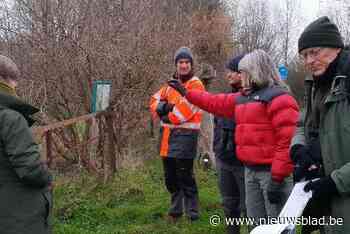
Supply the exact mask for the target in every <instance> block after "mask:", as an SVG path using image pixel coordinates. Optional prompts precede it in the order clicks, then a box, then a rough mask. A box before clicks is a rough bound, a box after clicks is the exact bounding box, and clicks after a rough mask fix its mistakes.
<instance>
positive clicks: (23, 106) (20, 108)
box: [0, 88, 39, 126]
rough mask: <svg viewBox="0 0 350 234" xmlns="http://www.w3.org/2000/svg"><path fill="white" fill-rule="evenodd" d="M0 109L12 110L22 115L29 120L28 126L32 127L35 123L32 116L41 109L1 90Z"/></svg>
mask: <svg viewBox="0 0 350 234" xmlns="http://www.w3.org/2000/svg"><path fill="white" fill-rule="evenodd" d="M0 109H11V110H14V111H17V112H19V113H21V114H22V115H23V116H24V118H25V119H26V120H27V122H28V125H29V126H31V125H32V124H33V123H34V122H35V121H34V120H33V119H32V118H31V115H33V114H35V113H37V112H38V111H39V109H37V108H36V107H34V106H32V105H29V104H27V103H25V102H23V101H22V100H20V99H19V98H18V97H17V96H14V95H11V94H10V93H9V92H6V91H4V90H3V89H1V88H0Z"/></svg>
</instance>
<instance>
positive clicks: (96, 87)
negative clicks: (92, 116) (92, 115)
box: [91, 80, 112, 112]
mask: <svg viewBox="0 0 350 234" xmlns="http://www.w3.org/2000/svg"><path fill="white" fill-rule="evenodd" d="M111 90H112V81H110V80H94V81H93V84H92V97H91V98H92V100H91V112H98V111H103V110H105V109H106V108H107V107H108V106H109V99H110V96H111Z"/></svg>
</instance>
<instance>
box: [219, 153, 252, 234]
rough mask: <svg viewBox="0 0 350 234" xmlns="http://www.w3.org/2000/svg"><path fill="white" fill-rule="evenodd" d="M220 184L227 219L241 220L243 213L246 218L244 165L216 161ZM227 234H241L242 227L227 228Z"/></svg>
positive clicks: (231, 226)
mask: <svg viewBox="0 0 350 234" xmlns="http://www.w3.org/2000/svg"><path fill="white" fill-rule="evenodd" d="M216 166H217V172H218V184H219V189H220V193H221V197H222V205H223V208H224V213H225V216H226V217H227V218H239V217H240V216H241V213H242V215H243V216H246V212H247V211H246V208H245V188H244V167H243V166H242V165H239V166H238V165H237V166H236V165H228V164H226V163H225V162H222V161H221V160H219V159H217V160H216ZM226 229H227V233H229V234H239V232H240V227H239V226H236V225H229V226H227V228H226Z"/></svg>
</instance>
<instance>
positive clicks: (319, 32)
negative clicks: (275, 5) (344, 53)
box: [298, 16, 344, 53]
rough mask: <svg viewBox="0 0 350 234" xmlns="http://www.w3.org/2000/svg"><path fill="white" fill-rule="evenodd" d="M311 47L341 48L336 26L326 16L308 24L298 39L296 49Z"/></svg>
mask: <svg viewBox="0 0 350 234" xmlns="http://www.w3.org/2000/svg"><path fill="white" fill-rule="evenodd" d="M311 47H330V48H343V47H344V43H343V40H342V38H341V35H340V32H339V29H338V27H337V26H336V25H335V24H334V23H333V22H331V21H330V20H329V19H328V17H327V16H323V17H321V18H318V19H317V20H315V21H314V22H312V23H311V24H309V25H308V26H307V27H306V28H305V30H304V31H303V33H302V34H301V36H300V38H299V41H298V51H299V53H300V51H302V50H304V49H307V48H311Z"/></svg>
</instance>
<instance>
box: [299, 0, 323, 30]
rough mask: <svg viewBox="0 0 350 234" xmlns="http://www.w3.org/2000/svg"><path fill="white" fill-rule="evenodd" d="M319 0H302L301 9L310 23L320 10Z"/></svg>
mask: <svg viewBox="0 0 350 234" xmlns="http://www.w3.org/2000/svg"><path fill="white" fill-rule="evenodd" d="M318 2H319V1H318V0H303V1H301V9H302V11H303V14H304V16H305V17H306V18H307V21H308V22H305V24H308V23H309V22H311V21H312V20H314V19H315V18H316V15H317V13H318V10H319V5H318Z"/></svg>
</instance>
